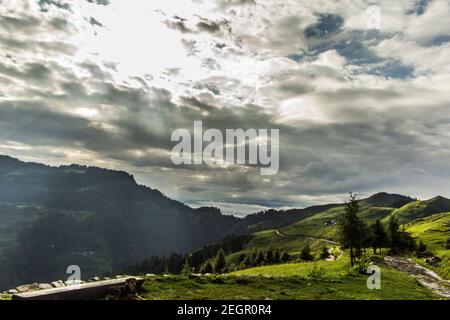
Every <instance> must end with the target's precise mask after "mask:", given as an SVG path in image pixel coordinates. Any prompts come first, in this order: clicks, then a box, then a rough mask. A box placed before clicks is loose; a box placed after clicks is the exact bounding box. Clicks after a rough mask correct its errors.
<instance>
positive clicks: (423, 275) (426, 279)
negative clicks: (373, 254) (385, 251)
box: [384, 256, 450, 298]
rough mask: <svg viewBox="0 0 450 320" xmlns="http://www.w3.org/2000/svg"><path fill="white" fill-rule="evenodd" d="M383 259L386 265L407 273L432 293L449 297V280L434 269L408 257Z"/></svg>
mask: <svg viewBox="0 0 450 320" xmlns="http://www.w3.org/2000/svg"><path fill="white" fill-rule="evenodd" d="M384 261H385V262H386V264H387V265H388V266H391V267H394V268H396V269H398V270H400V271H403V272H407V273H409V274H410V275H411V276H413V277H414V278H416V279H417V281H419V283H420V284H422V285H423V286H424V287H427V288H429V289H431V290H432V291H433V292H434V293H436V294H438V295H440V296H442V297H445V298H450V281H449V280H444V279H442V278H441V277H440V276H439V275H437V274H436V273H435V272H434V271H431V270H430V269H427V268H425V267H422V266H421V265H419V264H417V263H415V262H414V261H412V259H410V258H408V259H407V258H402V257H393V256H386V257H384Z"/></svg>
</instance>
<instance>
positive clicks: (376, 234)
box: [370, 219, 388, 254]
mask: <svg viewBox="0 0 450 320" xmlns="http://www.w3.org/2000/svg"><path fill="white" fill-rule="evenodd" d="M370 235H371V245H372V248H373V252H374V253H377V249H380V254H381V249H382V248H383V247H384V246H386V245H387V244H388V236H387V233H386V230H385V229H384V227H383V224H382V223H381V222H380V220H379V219H377V221H375V223H374V224H372V225H371V226H370Z"/></svg>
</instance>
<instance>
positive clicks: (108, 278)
mask: <svg viewBox="0 0 450 320" xmlns="http://www.w3.org/2000/svg"><path fill="white" fill-rule="evenodd" d="M103 280H111V278H110V277H103Z"/></svg>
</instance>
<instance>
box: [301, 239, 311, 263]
mask: <svg viewBox="0 0 450 320" xmlns="http://www.w3.org/2000/svg"><path fill="white" fill-rule="evenodd" d="M299 258H300V259H301V260H304V261H311V260H313V259H314V257H313V256H312V254H311V248H310V246H309V244H308V243H307V244H305V246H304V247H303V248H302V250H301V251H300V255H299Z"/></svg>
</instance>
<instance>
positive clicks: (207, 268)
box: [200, 260, 214, 274]
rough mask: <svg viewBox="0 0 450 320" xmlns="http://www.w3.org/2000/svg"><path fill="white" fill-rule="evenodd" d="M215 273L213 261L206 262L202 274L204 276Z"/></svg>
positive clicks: (201, 270)
mask: <svg viewBox="0 0 450 320" xmlns="http://www.w3.org/2000/svg"><path fill="white" fill-rule="evenodd" d="M213 271H214V268H213V265H212V263H211V261H209V260H208V261H206V262H205V263H204V264H203V265H202V267H201V269H200V273H202V274H205V273H213Z"/></svg>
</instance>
